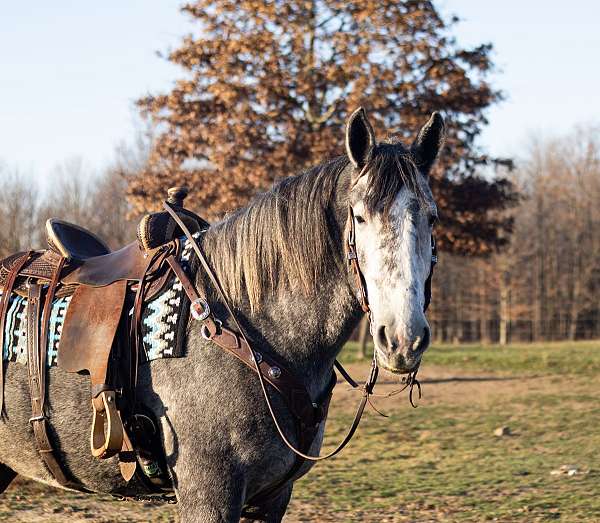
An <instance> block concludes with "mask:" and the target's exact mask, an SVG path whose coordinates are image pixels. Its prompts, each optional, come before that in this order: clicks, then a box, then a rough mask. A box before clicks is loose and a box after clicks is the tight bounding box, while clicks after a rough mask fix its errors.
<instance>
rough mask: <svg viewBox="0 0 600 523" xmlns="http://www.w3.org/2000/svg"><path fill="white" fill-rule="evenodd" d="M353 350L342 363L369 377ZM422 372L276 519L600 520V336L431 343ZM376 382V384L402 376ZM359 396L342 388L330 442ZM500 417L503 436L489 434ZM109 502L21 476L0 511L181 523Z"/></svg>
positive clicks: (392, 383)
mask: <svg viewBox="0 0 600 523" xmlns="http://www.w3.org/2000/svg"><path fill="white" fill-rule="evenodd" d="M355 349H356V348H355V347H354V346H349V347H347V349H346V350H345V354H344V359H345V360H346V361H349V362H350V364H349V367H350V370H351V371H352V373H353V375H356V376H364V375H365V374H366V371H367V363H364V362H362V363H361V362H356V361H355V360H356V358H355ZM419 377H420V379H421V380H422V383H423V393H424V397H423V399H422V400H421V403H420V406H419V408H418V409H412V408H411V407H410V405H409V404H408V401H407V399H406V396H405V395H401V396H395V397H393V398H376V404H377V406H378V408H381V409H382V410H383V411H384V412H386V413H388V414H389V415H390V417H389V418H382V417H380V416H377V415H376V414H375V413H372V412H370V413H369V414H368V416H367V417H366V419H365V421H364V423H363V425H362V426H361V428H360V429H359V432H358V435H357V437H356V438H355V439H354V440H353V442H352V443H351V444H350V446H349V447H348V448H347V449H346V450H345V451H344V452H343V453H342V454H341V455H340V456H339V457H337V458H335V459H333V460H330V461H327V462H325V463H321V464H318V465H317V466H316V467H315V468H314V469H313V470H312V472H311V473H310V474H309V475H308V476H307V477H305V478H304V479H302V480H301V481H299V482H298V484H297V486H296V489H295V492H294V499H293V500H292V503H291V505H290V509H289V511H288V516H287V517H286V520H285V521H287V522H288V523H292V522H293V523H296V522H304V521H315V522H329V521H340V522H359V521H368V522H427V521H436V522H437V521H444V522H446V521H448V522H453V521H456V522H460V521H470V522H478V521H503V522H513V521H516V522H536V521H562V522H594V521H600V462H599V461H600V458H599V456H600V424H599V421H600V401H599V399H598V392H599V388H600V386H599V378H600V343H587V342H586V343H572V344H545V345H524V346H511V347H507V348H498V347H477V346H468V347H454V346H452V347H439V348H432V349H431V350H430V352H428V353H427V354H426V358H425V360H424V363H423V365H422V369H421V372H420V374H419ZM380 381H381V384H380V385H379V386H378V392H389V391H391V390H393V389H394V388H395V387H396V386H397V377H394V376H389V375H382V377H381V379H380ZM356 401H358V397H357V396H356V395H355V394H354V393H352V392H350V391H349V390H348V389H347V387H346V386H344V385H340V386H338V390H336V393H335V395H334V401H333V404H332V407H331V411H330V413H331V414H330V418H329V421H328V431H327V447H330V446H332V445H333V443H334V440H335V441H337V440H339V439H340V438H341V437H342V436H343V433H344V430H345V428H346V426H347V425H348V423H350V421H351V419H352V416H353V411H354V406H355V403H356ZM501 426H506V427H508V428H509V431H510V434H508V435H504V436H500V437H499V436H496V435H494V431H495V430H496V429H497V428H499V427H501ZM565 466H568V467H565ZM561 467H563V469H562V470H572V471H575V472H574V473H572V475H569V474H567V473H559V472H562V471H561ZM553 472H554V474H553ZM104 499H105V498H101V500H102V502H100V499H98V498H93V497H89V496H83V495H78V494H63V493H57V492H56V491H53V490H50V489H46V488H43V487H39V486H37V485H33V484H31V483H27V482H19V483H18V484H16V485H15V486H13V487H11V488H10V490H9V491H8V492H7V493H6V495H5V496H4V499H3V500H2V503H0V519H3V520H5V521H9V520H10V521H65V520H66V521H176V519H175V512H174V509H173V508H172V507H170V506H158V507H155V506H152V505H149V504H134V503H123V502H117V501H105V500H104Z"/></svg>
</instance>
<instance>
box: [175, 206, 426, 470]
mask: <svg viewBox="0 0 600 523" xmlns="http://www.w3.org/2000/svg"><path fill="white" fill-rule="evenodd" d="M164 208H165V209H166V210H167V212H168V213H169V214H170V215H171V217H172V218H173V219H174V221H175V222H176V223H177V225H178V226H179V228H180V229H181V230H182V232H183V233H184V234H185V236H186V237H187V240H188V241H189V242H190V244H191V246H192V248H193V250H194V252H195V253H196V255H197V256H198V259H199V261H200V264H201V265H202V268H203V269H204V271H205V272H206V274H207V275H208V277H209V279H210V281H211V283H212V285H213V287H214V288H215V290H216V291H217V293H218V295H219V297H220V299H221V300H222V303H223V305H224V306H225V309H226V310H227V312H228V314H229V316H230V318H231V319H232V321H233V323H234V324H235V327H236V328H237V335H239V337H240V338H241V340H242V342H243V343H245V345H246V347H247V349H248V350H249V351H250V353H251V355H252V361H253V364H254V370H255V372H256V374H257V375H258V379H259V383H260V387H261V389H262V393H263V396H264V399H265V403H266V405H267V408H268V410H269V413H270V415H271V418H272V420H273V423H274V424H275V427H276V429H277V432H278V433H279V436H280V437H281V439H282V441H283V442H284V443H285V445H286V446H287V447H288V448H289V449H290V450H291V451H292V452H293V453H294V454H296V456H298V457H299V458H301V459H302V460H308V461H313V462H314V461H322V460H325V459H328V458H331V457H333V456H335V455H336V454H338V453H339V452H340V451H341V450H342V449H343V448H344V447H345V446H346V445H347V444H348V443H349V442H350V440H351V439H352V437H353V436H354V433H355V432H356V429H357V428H358V425H359V424H360V421H361V419H362V415H363V413H364V409H365V406H366V404H367V402H370V396H371V395H372V394H373V389H374V387H375V383H376V382H377V377H378V374H379V367H378V365H377V359H376V357H375V355H373V361H372V364H371V370H370V372H369V377H368V379H367V381H366V382H365V384H364V385H363V386H362V387H360V386H359V385H358V383H357V382H356V381H355V380H354V379H352V377H351V376H350V375H349V374H348V372H347V371H346V369H344V367H343V366H342V365H341V364H340V363H339V362H338V361H337V360H336V361H335V367H336V368H337V369H338V371H339V372H340V373H341V375H342V376H343V377H344V379H345V380H346V381H347V382H348V383H349V384H350V386H351V387H352V388H354V389H361V390H362V398H361V400H360V403H359V405H358V408H357V410H356V414H355V416H354V421H353V422H352V424H351V426H350V428H349V429H348V432H347V434H346V436H345V437H344V439H343V440H342V441H341V443H339V445H338V446H337V447H336V448H335V449H334V450H332V451H331V452H329V453H327V454H325V455H322V456H311V455H309V454H306V453H305V452H302V451H300V450H299V449H298V448H296V447H295V446H294V445H293V444H292V443H291V442H290V441H289V439H288V438H287V436H286V435H285V433H284V432H283V429H282V428H281V425H280V423H279V421H278V419H277V415H276V414H275V410H274V408H273V405H272V401H271V399H270V397H269V394H268V392H267V387H266V379H265V377H264V376H263V370H262V369H261V367H260V363H261V361H262V359H263V356H261V355H260V354H259V353H258V352H256V351H255V350H254V349H253V347H252V344H251V343H250V342H249V340H248V338H247V337H246V334H245V332H244V329H243V328H242V326H241V325H240V323H239V322H238V320H237V317H236V315H235V314H234V313H233V310H232V309H231V307H230V305H229V301H228V299H227V297H226V296H225V292H224V291H223V289H222V287H221V285H220V283H219V280H218V278H217V277H216V275H215V273H214V271H213V270H212V268H211V266H210V264H209V263H208V260H207V259H206V256H205V255H204V253H203V252H202V249H201V247H200V246H199V244H198V242H197V241H196V239H195V238H194V236H193V235H192V233H191V232H190V230H189V229H188V227H187V226H186V225H185V223H184V222H183V221H182V220H181V218H180V217H179V216H178V214H177V211H176V209H175V208H174V207H172V206H171V204H169V203H167V202H165V204H164ZM348 220H349V224H348V225H347V227H348V236H347V238H346V252H347V259H348V263H349V264H350V267H351V270H352V271H353V273H354V275H355V278H356V285H357V287H358V291H359V301H360V304H361V308H362V310H363V311H364V312H365V313H367V314H369V319H370V316H371V309H370V307H369V300H368V293H367V287H366V283H365V279H364V276H363V273H362V271H361V269H360V265H359V261H358V256H357V253H356V229H355V218H354V213H353V211H352V207H351V206H350V205H349V206H348ZM167 261H169V263H170V265H171V267H172V268H173V270H174V272H175V273H176V274H177V276H178V278H179V279H180V281H181V282H182V284H183V287H184V290H185V292H186V294H187V295H188V298H189V299H190V300H191V302H192V305H191V307H192V317H194V318H195V319H197V320H200V321H201V322H203V326H202V329H203V332H204V329H208V330H211V329H213V330H214V332H218V331H219V330H221V331H225V332H227V333H231V334H236V333H233V332H232V331H229V330H227V329H225V328H224V327H223V326H222V322H221V321H220V320H218V319H216V318H214V319H213V318H211V312H210V308H209V307H208V304H207V302H206V300H204V299H202V298H200V297H199V294H198V292H197V290H196V289H195V286H194V285H193V283H192V282H191V281H190V280H189V278H188V277H187V276H186V274H185V272H184V271H183V270H182V269H181V267H180V266H178V264H177V262H176V261H175V260H174V259H173V258H172V257H171V258H170V259H168V260H167ZM436 262H437V251H436V245H435V240H434V239H433V236H432V256H431V270H430V273H429V276H428V278H427V281H426V283H425V289H424V292H425V307H424V309H425V310H426V309H427V307H428V306H429V302H430V299H431V278H432V275H433V268H434V266H435V264H436ZM198 304H200V305H199V307H200V310H197V307H198ZM206 322H208V323H206ZM207 325H209V327H207ZM203 335H204V334H203ZM206 339H210V340H213V341H215V343H217V344H219V345H220V346H223V345H222V344H220V343H219V341H218V340H216V339H215V338H214V337H213V336H206ZM415 374H416V373H415ZM333 378H335V373H334V375H333ZM415 380H416V378H415V377H414V374H413V375H411V378H410V379H409V380H408V382H407V383H406V385H405V387H404V388H406V387H408V386H411V403H412V385H414V384H415ZM332 382H333V383H334V384H335V379H333V380H332ZM417 384H418V382H417ZM404 388H403V389H402V390H404ZM419 394H420V386H419ZM313 406H314V407H316V404H314V403H313ZM413 406H414V404H413ZM295 468H299V467H295Z"/></svg>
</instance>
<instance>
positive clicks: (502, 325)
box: [430, 127, 600, 344]
mask: <svg viewBox="0 0 600 523" xmlns="http://www.w3.org/2000/svg"><path fill="white" fill-rule="evenodd" d="M598 130H599V129H598V128H597V127H585V128H580V129H577V130H576V131H574V132H573V133H572V134H571V135H570V136H566V137H560V138H555V139H549V140H545V141H544V140H537V141H533V142H532V144H531V146H530V148H529V150H528V152H527V154H526V155H525V156H524V158H523V159H522V160H521V162H520V167H519V168H518V169H517V170H516V171H515V173H514V180H515V182H516V184H517V186H518V187H519V190H520V194H521V201H520V203H519V205H518V206H517V207H515V208H514V209H513V211H512V215H513V217H514V228H513V232H512V234H511V236H510V240H509V243H508V245H507V246H506V248H504V249H502V250H501V251H500V252H499V253H496V254H494V255H491V256H488V257H483V258H473V257H457V256H454V255H452V254H443V253H442V255H441V256H440V264H439V266H438V268H437V269H438V270H436V275H435V280H434V293H435V297H434V299H433V301H432V307H431V312H430V317H431V320H432V322H433V333H434V336H435V338H436V340H438V341H444V342H470V341H483V342H490V341H491V342H498V343H502V344H504V343H508V342H511V341H513V342H514V341H542V340H565V339H569V340H573V339H582V338H598V337H600V300H599V299H598V290H599V289H600V258H599V254H600V253H599V251H598V249H599V248H600V207H599V205H598V202H599V201H600V134H599V133H598ZM441 226H442V227H443V223H442V224H441Z"/></svg>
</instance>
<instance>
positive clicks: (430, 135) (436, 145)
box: [411, 111, 446, 176]
mask: <svg viewBox="0 0 600 523" xmlns="http://www.w3.org/2000/svg"><path fill="white" fill-rule="evenodd" d="M445 135H446V126H445V124H444V118H443V117H442V115H441V114H440V113H438V112H437V111H436V112H434V113H433V114H432V115H431V118H429V121H428V122H427V123H426V124H425V125H424V126H423V127H422V128H421V130H420V131H419V135H418V136H417V139H416V140H415V142H414V143H413V145H412V148H411V149H412V152H413V154H414V156H415V158H416V160H417V165H418V166H419V168H420V169H421V172H422V173H423V174H424V175H425V176H427V175H428V174H429V171H430V170H431V167H432V166H433V163H434V162H435V159H436V158H437V155H438V153H439V151H440V149H441V148H442V145H443V144H444V138H445Z"/></svg>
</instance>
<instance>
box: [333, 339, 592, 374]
mask: <svg viewBox="0 0 600 523" xmlns="http://www.w3.org/2000/svg"><path fill="white" fill-rule="evenodd" d="M369 351H370V353H372V346H370V347H369ZM341 356H342V358H341V360H342V363H351V362H355V361H357V360H358V358H357V356H358V344H357V343H355V342H349V343H348V344H347V345H346V347H345V348H344V350H343V351H342V354H341ZM423 365H425V366H426V365H439V366H444V367H451V368H461V369H468V370H480V371H491V372H494V371H500V372H508V373H513V374H523V373H527V374H532V373H533V374H584V375H592V374H600V341H579V342H549V343H532V344H514V345H508V346H505V347H502V346H500V345H486V346H484V345H442V346H432V347H430V348H429V349H428V350H427V352H426V353H425V356H424V357H423Z"/></svg>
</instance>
